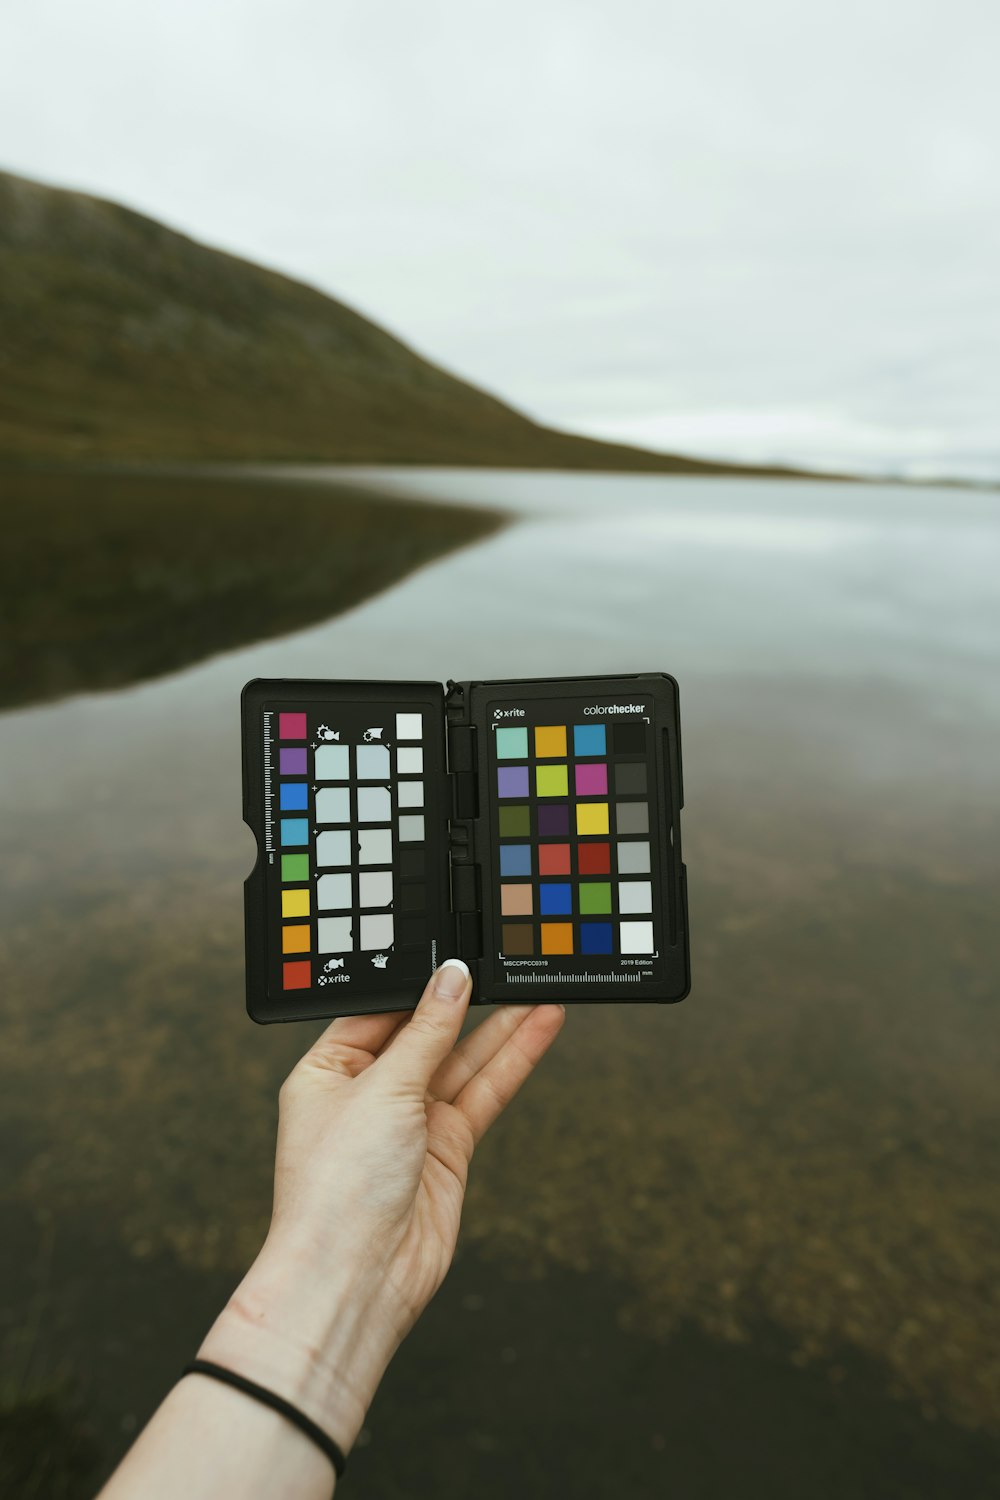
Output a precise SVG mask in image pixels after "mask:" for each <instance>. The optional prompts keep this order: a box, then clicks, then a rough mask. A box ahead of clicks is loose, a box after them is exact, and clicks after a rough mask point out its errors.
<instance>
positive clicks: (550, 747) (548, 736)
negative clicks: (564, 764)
mask: <svg viewBox="0 0 1000 1500" xmlns="http://www.w3.org/2000/svg"><path fill="white" fill-rule="evenodd" d="M535 754H536V755H537V756H538V758H539V760H549V759H550V758H551V757H552V756H554V755H565V754H566V725H565V724H538V725H536V727H535Z"/></svg>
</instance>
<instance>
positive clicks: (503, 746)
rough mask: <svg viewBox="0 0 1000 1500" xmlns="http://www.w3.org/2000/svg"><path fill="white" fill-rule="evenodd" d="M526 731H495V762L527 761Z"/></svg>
mask: <svg viewBox="0 0 1000 1500" xmlns="http://www.w3.org/2000/svg"><path fill="white" fill-rule="evenodd" d="M527 758H528V731H527V730H526V729H498V730H497V760H527Z"/></svg>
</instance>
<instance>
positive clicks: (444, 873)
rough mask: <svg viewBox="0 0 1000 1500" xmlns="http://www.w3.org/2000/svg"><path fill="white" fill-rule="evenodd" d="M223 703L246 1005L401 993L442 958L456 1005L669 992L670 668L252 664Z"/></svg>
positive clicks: (678, 916) (674, 848) (679, 934)
mask: <svg viewBox="0 0 1000 1500" xmlns="http://www.w3.org/2000/svg"><path fill="white" fill-rule="evenodd" d="M241 707H242V730H243V734H242V747H243V817H244V819H245V821H246V823H247V825H248V826H249V828H250V829H251V831H252V833H253V835H254V838H255V840H256V845H257V857H256V861H255V864H254V866H253V869H252V870H251V871H250V873H249V875H248V876H247V879H246V882H245V894H244V908H245V916H246V923H245V930H246V952H247V1010H248V1011H249V1014H250V1015H251V1016H252V1017H253V1019H254V1020H256V1021H291V1020H307V1019H312V1018H318V1017H320V1016H332V1015H359V1014H363V1013H366V1012H377V1011H387V1010H397V1009H405V1008H407V1007H409V1006H412V1005H414V1004H415V1003H416V1001H417V999H418V997H419V995H420V992H421V990H422V988H423V985H424V983H425V982H426V980H427V979H428V978H429V976H430V975H431V974H432V973H433V972H434V970H435V969H436V968H437V967H438V965H439V964H440V963H442V962H443V960H444V959H445V958H448V957H455V958H461V959H463V960H464V961H465V962H466V963H467V964H468V966H469V971H470V973H471V975H472V985H473V988H472V1003H473V1004H489V1003H492V1002H494V1001H508V1000H515V1001H519V1000H522V999H526V998H527V997H528V996H529V995H531V996H533V997H534V998H535V999H540V998H541V997H542V996H543V995H545V994H548V995H549V996H550V998H552V999H554V1000H560V1001H563V1002H565V1001H567V1000H572V1001H578V1002H580V1003H581V1004H598V1003H601V1002H607V1001H609V1000H610V1001H620V1000H625V1001H629V1000H631V1001H638V1002H643V1003H649V1004H659V1003H673V1002H674V1001H676V1000H682V999H683V998H684V997H685V995H686V994H687V993H688V990H689V988H690V953H689V942H688V932H687V873H686V869H685V866H684V864H683V861H682V858H681V840H680V813H681V809H682V807H683V802H684V798H683V777H682V773H681V747H680V714H679V703H678V688H677V683H676V682H675V680H674V679H673V678H672V677H670V676H669V675H668V674H666V673H664V672H646V673H633V674H631V675H626V676H619V677H577V678H564V679H548V678H517V679H508V680H503V681H467V682H466V681H453V680H449V681H448V682H447V683H446V684H441V683H437V682H394V681H378V682H357V681H339V680H337V681H326V680H322V679H312V678H310V679H281V678H278V679H256V680H255V681H253V682H250V683H247V685H246V687H245V688H244V689H243V695H242V701H241Z"/></svg>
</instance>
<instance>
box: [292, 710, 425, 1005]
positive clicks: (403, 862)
mask: <svg viewBox="0 0 1000 1500" xmlns="http://www.w3.org/2000/svg"><path fill="white" fill-rule="evenodd" d="M277 718H278V739H279V742H280V743H279V748H278V783H277V791H278V797H277V803H278V814H279V844H280V860H281V885H280V902H281V911H280V916H281V951H282V985H283V988H284V989H286V990H298V989H310V988H312V986H313V985H314V984H320V985H323V984H326V983H330V982H332V978H331V976H333V975H334V974H335V972H336V971H338V970H344V969H345V968H347V967H349V965H350V963H351V961H352V960H354V959H355V955H363V960H362V961H364V962H366V963H370V964H371V965H372V966H373V967H374V968H376V969H385V968H387V967H388V965H389V964H390V962H391V961H392V960H393V956H394V950H395V948H397V947H399V946H401V945H405V946H412V945H419V944H420V943H421V942H422V939H423V936H424V927H425V924H424V919H423V918H422V917H421V916H420V915H419V914H420V913H422V912H423V911H424V909H425V907H426V904H427V899H426V883H425V873H426V872H425V866H424V858H425V851H424V841H425V827H424V810H423V809H424V780H423V771H424V760H423V746H422V743H421V741H422V739H423V715H422V714H419V713H395V715H394V719H393V721H392V724H391V728H390V726H387V725H383V724H373V725H370V726H369V727H367V728H365V729H363V730H358V731H356V732H355V733H354V734H353V735H352V734H350V733H349V732H347V731H345V730H343V729H342V728H339V727H338V728H333V727H331V726H330V725H328V724H319V725H316V726H314V728H313V731H312V734H313V738H312V741H311V743H310V730H309V724H308V715H307V714H305V713H291V712H281V713H279V714H278V715H277ZM393 729H394V731H395V739H394V740H392V739H391V738H390V736H391V734H392V730H393ZM310 757H311V759H312V764H311V779H310ZM328 955H334V956H333V957H328Z"/></svg>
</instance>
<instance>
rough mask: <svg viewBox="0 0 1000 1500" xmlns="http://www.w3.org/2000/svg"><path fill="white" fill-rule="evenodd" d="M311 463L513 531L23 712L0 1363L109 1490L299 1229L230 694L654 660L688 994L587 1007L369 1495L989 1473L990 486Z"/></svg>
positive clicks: (995, 1268) (527, 1124)
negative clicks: (373, 588)
mask: <svg viewBox="0 0 1000 1500" xmlns="http://www.w3.org/2000/svg"><path fill="white" fill-rule="evenodd" d="M229 472H238V471H233V470H232V469H230V470H229ZM274 472H278V471H274ZM247 473H248V482H249V478H250V471H247ZM280 473H281V474H282V475H283V476H288V475H289V474H290V473H294V474H297V475H298V476H299V477H301V478H302V482H303V483H309V484H320V485H322V484H323V483H324V482H328V481H329V480H330V479H332V478H342V477H348V478H350V479H352V480H353V481H361V482H362V483H366V484H371V485H372V487H373V488H376V489H379V490H382V491H389V492H391V493H393V494H401V495H409V496H413V497H415V498H419V497H421V496H427V497H433V498H435V499H445V500H453V501H455V502H456V503H459V502H461V503H466V504H467V503H472V504H483V505H490V506H495V505H498V504H499V505H502V506H505V507H507V508H508V509H510V510H512V511H513V512H515V513H516V521H515V523H514V524H512V525H511V526H510V527H509V528H508V529H507V530H505V531H503V532H501V533H500V534H498V535H496V536H494V537H491V538H490V539H488V540H486V541H485V542H483V543H481V544H477V545H475V546H473V547H471V548H469V549H467V550H465V551H464V552H461V553H458V554H455V555H453V556H451V557H448V558H446V559H444V560H443V561H442V562H440V563H438V564H432V565H431V566H429V567H426V568H424V569H423V570H422V571H420V572H418V573H416V574H414V575H413V576H411V577H410V578H409V579H408V580H406V581H404V582H403V583H402V584H401V585H399V586H397V587H395V588H394V589H392V590H391V591H390V592H388V593H386V594H384V595H381V596H379V597H378V598H375V599H372V600H370V601H369V602H368V603H367V604H365V605H363V606H362V607H360V608H358V609H356V610H354V611H353V612H351V613H350V614H347V615H344V616H342V617H341V618H339V619H336V620H334V621H333V622H332V623H330V624H328V625H323V626H320V627H317V628H314V629H310V630H307V631H303V632H301V633H299V634H297V635H295V636H292V637H289V638H286V639H284V640H280V641H270V642H265V643H263V644H260V645H255V646H252V647H250V648H248V649H245V650H240V651H237V652H232V653H229V654H227V655H225V656H221V657H218V658H215V659H214V660H211V661H209V662H207V663H205V664H202V665H200V666H198V667H195V668H193V669H191V670H188V671H185V672H182V673H179V674H177V675H175V676H173V677H170V678H166V679H161V680H158V681H155V682H151V683H147V684H144V685H141V686H138V687H135V688H132V689H129V690H126V691H121V692H117V693H109V694H106V695H97V696H87V697H81V698H77V699H73V700H70V701H67V702H64V703H61V704H57V705H54V706H50V707H46V708H43V709H38V710H32V711H28V712H22V713H16V714H10V715H7V716H5V717H4V718H2V719H0V757H2V764H3V767H4V772H5V774H4V776H3V778H2V782H0V798H2V802H3V822H4V827H5V829H6V834H7V837H6V841H5V850H6V854H5V859H4V864H3V869H2V872H0V880H2V883H3V899H2V902H0V911H2V916H0V921H2V924H3V930H2V949H0V951H2V953H3V958H4V970H5V974H6V976H7V978H6V981H5V985H4V998H3V1005H4V1021H3V1025H4V1047H3V1053H2V1058H3V1061H2V1068H3V1076H2V1080H0V1082H2V1086H0V1130H2V1142H3V1150H4V1157H5V1160H6V1164H7V1172H6V1173H5V1184H6V1185H5V1188H4V1197H5V1203H4V1221H5V1224H6V1225H8V1226H9V1232H7V1233H5V1235H4V1236H3V1244H2V1246H0V1266H2V1269H3V1274H4V1283H3V1284H4V1293H3V1298H4V1303H5V1306H4V1308H3V1310H2V1314H0V1315H2V1319H3V1321H2V1324H0V1334H2V1337H3V1340H4V1343H3V1348H4V1359H5V1368H6V1370H7V1371H8V1383H10V1381H13V1384H14V1387H15V1389H16V1390H20V1391H22V1392H30V1391H32V1390H34V1389H36V1388H38V1389H44V1391H46V1392H50V1398H51V1399H50V1406H49V1407H46V1410H47V1411H48V1412H49V1419H50V1420H51V1421H52V1422H53V1423H54V1424H55V1426H56V1427H57V1428H58V1430H59V1432H60V1433H61V1434H62V1440H64V1441H65V1443H66V1444H70V1443H71V1442H72V1441H73V1440H74V1437H73V1435H74V1434H75V1433H76V1432H77V1430H78V1429H79V1431H81V1432H83V1434H84V1437H83V1438H81V1441H83V1442H90V1443H91V1445H92V1447H93V1452H94V1463H95V1465H96V1468H95V1470H94V1472H100V1471H101V1470H103V1468H105V1467H106V1466H107V1464H108V1463H110V1462H111V1461H112V1460H113V1458H114V1457H115V1454H116V1453H117V1452H118V1451H120V1449H121V1447H122V1446H123V1444H124V1443H126V1442H127V1441H128V1438H129V1436H130V1433H131V1431H132V1430H133V1428H134V1426H135V1424H136V1423H137V1422H138V1421H141V1420H142V1419H143V1418H144V1416H145V1415H146V1413H147V1411H148V1410H149V1407H150V1406H151V1405H152V1404H153V1403H154V1402H155V1400H156V1398H157V1396H158V1395H159V1394H161V1393H162V1391H163V1390H164V1388H165V1387H166V1385H167V1384H168V1383H169V1381H170V1380H171V1379H172V1378H173V1376H174V1373H175V1371H176V1369H177V1368H178V1367H179V1365H180V1364H182V1363H183V1361H184V1359H185V1358H186V1357H189V1355H190V1352H191V1350H192V1349H193V1347H194V1345H195V1343H196V1342H197V1339H198V1337H199V1336H200V1331H201V1329H202V1328H203V1327H204V1325H205V1323H206V1322H207V1321H208V1319H209V1318H210V1317H211V1315H212V1312H213V1311H214V1310H215V1308H216V1306H217V1305H218V1302H219V1300H220V1299H221V1298H222V1297H223V1296H224V1295H225V1292H226V1289H227V1288H228V1287H229V1286H230V1285H231V1284H232V1282H233V1280H234V1279H235V1278H236V1277H237V1276H238V1274H239V1272H240V1270H241V1269H242V1268H243V1267H244V1266H245V1264H246V1262H247V1260H248V1259H249V1257H250V1256H251V1255H252V1254H253V1253H254V1250H255V1249H256V1246H257V1244H258V1243H259V1238H260V1235H261V1233H262V1231H263V1227H264V1225H265V1224H266V1217H267V1208H268V1192H269V1178H270V1152H271V1144H272V1132H273V1126H274V1099H275V1091H276V1086H277V1083H278V1081H279V1080H280V1078H281V1076H282V1075H283V1072H284V1070H285V1069H287V1067H288V1066H290V1064H291V1062H292V1061H293V1059H294V1058H295V1056H297V1055H298V1053H299V1052H300V1051H301V1050H302V1049H303V1048H304V1046H305V1045H306V1043H307V1041H308V1039H309V1037H311V1035H312V1030H311V1029H310V1028H299V1027H285V1028H270V1029H263V1030H262V1029H258V1028H256V1027H253V1026H252V1025H251V1023H250V1022H249V1021H248V1020H247V1019H246V1017H245V1015H244V1012H243V993H242V926H241V923H242V880H243V877H244V875H245V874H246V873H247V871H248V870H249V868H250V864H251V862H252V858H253V848H252V839H251V836H250V834H249V832H248V831H247V830H246V828H245V827H244V826H243V824H242V822H241V819H240V747H239V691H240V688H241V687H242V685H243V683H244V682H245V681H246V680H247V679H248V678H250V677H254V676H300V675H301V676H305V675H309V676H329V677H361V678H365V677H397V676H403V677H405V676H413V677H430V678H437V679H440V680H442V681H443V680H444V679H446V678H448V677H454V678H462V677H489V676H517V675H531V676H548V675H560V674H567V673H572V674H577V673H614V672H632V671H646V670H664V671H669V672H671V673H672V674H673V675H674V676H676V677H677V679H678V680H679V682H680V685H681V708H682V722H683V741H684V762H685V767H684V768H685V792H686V798H687V805H686V808H685V813H684V820H683V835H684V852H685V858H686V861H687V864H688V874H689V888H690V922H691V933H692V968H693V975H694V986H693V991H692V995H691V998H690V999H689V1000H688V1001H687V1002H685V1003H684V1004H683V1005H681V1006H677V1007H666V1008H662V1009H661V1008H659V1007H629V1006H621V1007H616V1006H613V1005H609V1006H606V1007H582V1008H580V1009H576V1010H574V1009H571V1010H570V1013H569V1016H568V1020H567V1025H566V1028H565V1030H564V1032H563V1035H562V1036H561V1038H560V1042H559V1044H558V1046H557V1048H556V1050H555V1053H554V1054H553V1055H552V1056H551V1057H550V1058H548V1059H547V1060H546V1062H545V1064H544V1065H543V1067H542V1069H541V1070H540V1072H539V1074H538V1076H537V1078H535V1079H534V1080H533V1081H532V1083H531V1085H530V1086H529V1088H528V1090H527V1091H526V1093H525V1094H524V1095H523V1096H522V1097H521V1098H520V1099H519V1100H518V1102H517V1104H516V1106H515V1107H514V1108H513V1110H512V1112H511V1116H510V1118H509V1119H507V1120H505V1121H504V1122H503V1124H502V1125H501V1126H500V1127H498V1129H497V1130H496V1131H495V1132H494V1133H493V1134H492V1135H491V1136H490V1137H488V1138H487V1140H486V1142H485V1143H484V1145H483V1148H482V1151H481V1155H480V1158H479V1159H478V1160H477V1163H476V1168H475V1169H474V1174H473V1181H472V1185H471V1190H470V1194H469V1201H468V1208H467V1213H466V1218H465V1224H464V1230H463V1240H462V1247H461V1253H460V1257H459V1260H458V1263H457V1264H456V1267H455V1270H454V1272H453V1274H452V1277H451V1278H449V1281H448V1282H447V1283H446V1285H445V1287H444V1288H443V1290H442V1292H441V1294H440V1295H439V1298H438V1299H437V1300H436V1302H435V1303H434V1305H433V1306H432V1308H431V1309H430V1311H429V1313H428V1315H427V1317H426V1318H425V1320H424V1321H423V1323H422V1324H421V1326H420V1328H419V1329H418V1331H417V1333H416V1334H415V1335H414V1337H413V1339H412V1340H411V1341H410V1343H409V1344H408V1345H407V1346H406V1348H405V1349H404V1351H403V1352H402V1354H401V1355H400V1357H399V1359H398V1360H397V1361H396V1363H395V1364H394V1366H393V1369H392V1370H391V1371H390V1375H389V1377H388V1378H387V1381H386V1384H385V1386H384V1388H383V1391H382V1393H380V1396H379V1398H378V1401H377V1402H376V1405H375V1407H374V1408H373V1411H372V1414H371V1420H370V1427H369V1429H368V1431H366V1434H365V1438H366V1441H367V1446H366V1447H363V1448H361V1449H359V1450H358V1453H357V1454H356V1457H355V1461H354V1463H353V1464H352V1468H353V1469H354V1471H355V1481H354V1482H355V1483H356V1484H358V1486H359V1493H360V1492H361V1490H362V1489H364V1491H365V1492H366V1493H367V1494H369V1495H378V1496H386V1497H388V1496H393V1497H396V1496H411V1495H412V1496H414V1497H416V1496H422V1495H425V1494H426V1493H427V1490H428V1488H429V1482H428V1481H429V1480H431V1482H433V1484H434V1487H435V1489H436V1491H437V1492H439V1493H441V1494H443V1495H450V1494H452V1493H454V1494H456V1495H457V1494H464V1493H468V1492H470V1491H471V1490H472V1489H473V1488H475V1489H477V1490H478V1491H479V1492H480V1493H481V1494H483V1495H484V1496H486V1497H492V1496H493V1495H497V1496H499V1495H505V1496H508V1495H510V1494H513V1493H517V1494H519V1495H521V1496H527V1497H534V1496H536V1495H537V1496H542V1495H551V1494H552V1493H553V1492H554V1491H557V1490H559V1489H560V1488H563V1487H565V1488H570V1486H572V1487H573V1489H574V1490H575V1491H576V1493H578V1494H581V1495H588V1496H590V1495H592V1496H595V1497H604V1496H608V1497H610V1496H612V1495H613V1496H615V1497H616V1500H617V1497H618V1496H619V1495H620V1494H621V1493H622V1491H623V1489H624V1490H627V1491H628V1493H630V1494H632V1495H636V1496H640V1495H641V1496H645V1495H649V1496H653V1495H656V1496H660V1495H662V1494H663V1493H665V1491H666V1486H667V1485H668V1484H671V1483H672V1484H673V1485H674V1486H675V1487H677V1486H679V1492H680V1493H681V1494H683V1495H685V1496H688V1495H690V1496H706V1497H708V1496H713V1497H714V1496H715V1495H720V1496H721V1495H723V1494H726V1495H727V1496H728V1494H729V1493H730V1491H731V1490H732V1487H733V1485H734V1483H739V1484H740V1487H741V1489H742V1490H743V1492H745V1493H750V1494H752V1495H756V1494H758V1493H759V1494H761V1495H764V1494H767V1495H768V1496H769V1497H775V1496H779V1497H781V1496H784V1495H786V1494H787V1495H789V1496H791V1495H793V1494H794V1495H796V1496H797V1497H798V1496H800V1495H801V1493H802V1492H803V1489H804V1488H808V1489H809V1491H810V1492H811V1493H812V1494H813V1495H814V1496H825V1495H827V1494H829V1495H830V1496H831V1497H832V1496H835V1495H837V1496H842V1495H844V1494H848V1493H849V1494H851V1495H852V1496H867V1495H869V1494H870V1495H872V1496H884V1495H887V1494H892V1495H893V1496H897V1495H898V1496H910V1495H913V1496H931V1495H933V1496H937V1495H939V1494H940V1495H942V1496H943V1495H945V1494H948V1495H954V1494H957V1493H961V1494H962V1495H963V1496H966V1495H968V1496H979V1495H984V1496H985V1495H996V1494H997V1493H1000V1491H998V1489H997V1474H998V1472H1000V1416H998V1413H1000V1290H998V1289H1000V1194H998V1191H997V1165H998V1163H997V1147H996V1142H997V1139H998V1136H1000V1091H998V1089H997V1065H998V1062H1000V1013H998V1008H997V999H998V990H1000V983H998V981H1000V946H998V920H997V913H998V910H1000V603H998V600H1000V588H998V578H1000V497H998V496H996V495H994V494H988V493H974V492H969V491H961V490H944V489H942V490H935V489H919V490H918V489H912V490H911V489H906V488H902V487H889V486H875V485H871V486H860V485H859V486H848V485H839V484H829V483H808V484H807V483H797V482H794V483H793V482H788V483H776V482H771V481H766V482H765V481H759V482H754V481H746V480H740V481H729V480H687V479H672V478H661V477H655V476H648V477H647V476H636V477H632V476H630V477H628V478H624V477H617V476H595V475H572V476H570V475H538V474H520V473H500V472H494V473H482V472H463V471H442V472H430V471H406V472H399V471H396V472H391V473H387V472H384V471H380V470H358V469H354V470H343V469H335V470H333V469H331V470H322V469H309V470H289V469H288V468H282V469H281V471H280ZM266 474H267V471H265V470H260V469H255V470H254V471H252V476H253V480H254V482H255V483H260V482H262V479H265V478H266ZM178 483H179V484H180V483H183V479H182V477H180V476H179V477H178ZM277 519H278V518H277V517H276V520H277ZM335 604H336V601H331V607H335ZM46 1399H49V1397H46ZM727 1433H728V1435H729V1437H730V1441H729V1442H728V1443H727V1442H725V1441H723V1442H721V1443H720V1437H722V1438H723V1439H724V1438H725V1437H726V1435H727ZM418 1441H419V1445H420V1462H419V1466H417V1467H416V1469H413V1468H412V1467H411V1466H412V1465H413V1454H414V1452H415V1451H416V1445H417V1443H418ZM750 1448H752V1450H753V1462H752V1465H751V1466H750V1469H749V1470H748V1467H747V1464H748V1449H750ZM623 1449H627V1451H628V1459H627V1461H626V1462H625V1466H624V1468H623V1459H622V1451H623ZM67 1451H69V1450H68V1449H67ZM84 1467H85V1466H84V1463H83V1460H82V1459H81V1460H80V1465H79V1468H80V1471H81V1472H83V1469H84ZM39 1493H41V1491H39ZM66 1493H67V1494H69V1493H70V1491H67V1492H66ZM80 1493H81V1494H84V1493H87V1490H86V1488H85V1487H84V1488H83V1489H81V1490H80Z"/></svg>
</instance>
